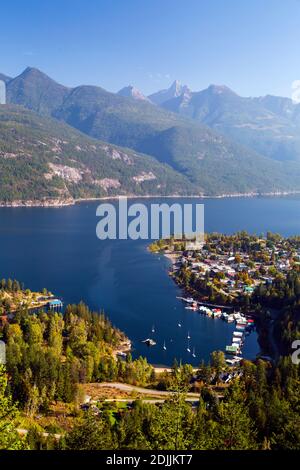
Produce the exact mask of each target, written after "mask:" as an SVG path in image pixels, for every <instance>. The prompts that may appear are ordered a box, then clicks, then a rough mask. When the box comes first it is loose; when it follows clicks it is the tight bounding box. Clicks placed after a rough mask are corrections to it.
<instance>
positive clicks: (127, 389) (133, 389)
mask: <svg viewBox="0 0 300 470" xmlns="http://www.w3.org/2000/svg"><path fill="white" fill-rule="evenodd" d="M97 387H99V388H103V387H105V388H116V389H118V390H121V391H122V392H137V393H142V394H143V395H151V396H154V397H160V398H161V397H168V396H170V395H171V394H172V393H173V392H169V391H163V390H154V389H149V388H143V387H135V386H134V385H129V384H124V383H120V382H101V383H97ZM187 398H190V399H195V398H196V399H197V398H199V393H191V392H189V393H187Z"/></svg>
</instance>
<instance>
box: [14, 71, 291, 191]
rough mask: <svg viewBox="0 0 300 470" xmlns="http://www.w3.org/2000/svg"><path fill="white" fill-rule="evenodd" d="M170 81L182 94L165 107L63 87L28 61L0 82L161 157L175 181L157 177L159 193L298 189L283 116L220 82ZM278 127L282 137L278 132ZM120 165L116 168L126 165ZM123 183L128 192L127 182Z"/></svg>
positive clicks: (113, 140) (91, 131)
mask: <svg viewBox="0 0 300 470" xmlns="http://www.w3.org/2000/svg"><path fill="white" fill-rule="evenodd" d="M171 88H172V87H171ZM173 88H174V89H173ZM173 88H172V90H171V92H172V96H174V94H175V95H177V94H178V93H180V91H182V90H183V94H182V95H180V96H177V97H176V98H173V99H171V100H169V101H166V102H164V103H163V106H164V107H166V108H169V109H163V108H162V107H160V106H157V105H155V104H152V103H149V102H147V101H146V100H141V99H135V98H133V97H124V96H120V95H119V94H114V93H110V92H107V91H106V90H104V89H103V88H100V87H97V86H79V87H76V88H73V89H69V88H66V87H63V86H62V85H59V84H57V83H56V82H54V81H53V80H52V79H50V78H49V77H47V76H46V75H45V74H43V73H42V72H40V71H39V70H37V69H30V68H28V69H26V70H25V71H24V72H23V73H22V74H21V75H20V76H19V77H16V78H15V79H13V80H11V81H9V82H8V84H7V94H8V100H9V101H10V102H13V103H18V104H20V105H23V106H25V107H26V108H30V109H32V110H34V111H36V112H37V113H39V114H41V115H48V116H51V117H54V118H56V119H58V120H60V121H63V122H65V123H67V124H69V126H72V127H73V128H76V129H78V130H79V131H81V132H82V133H85V134H87V135H89V136H91V137H93V138H95V139H99V140H101V141H105V142H109V143H110V144H113V145H118V146H122V147H127V148H130V149H132V151H133V152H134V153H136V152H137V153H142V154H147V155H150V156H151V157H154V158H155V160H156V165H159V163H158V162H161V163H164V164H165V163H167V164H168V165H169V171H170V167H172V168H173V170H175V172H177V173H175V172H173V174H172V175H173V176H172V178H173V177H174V178H175V175H176V178H177V179H176V182H177V183H178V186H176V185H174V184H173V183H172V184H171V185H170V184H164V185H163V186H162V187H163V188H164V189H163V190H162V187H161V186H160V183H159V184H158V185H156V190H159V191H160V193H162V194H174V193H176V194H177V193H178V191H179V192H180V193H182V192H184V194H187V193H188V194H190V193H192V194H195V193H197V194H199V193H204V194H205V195H220V194H236V193H262V192H263V193H276V192H284V191H299V190H300V159H299V162H298V161H297V160H298V157H297V155H298V153H297V152H298V146H299V152H300V139H299V137H298V134H299V133H298V131H297V129H296V127H295V128H293V129H291V126H290V124H289V122H288V120H287V119H285V118H283V117H282V118H280V117H279V116H277V115H275V114H274V113H272V112H271V111H270V110H267V109H266V108H265V107H263V106H262V105H261V104H259V103H256V102H254V101H253V100H251V99H247V98H245V99H244V98H241V97H239V96H238V95H236V94H235V93H234V92H232V91H231V90H229V89H228V88H226V87H215V86H214V87H210V88H209V89H208V90H205V91H204V92H199V93H192V92H190V90H188V89H187V87H182V88H181V87H180V86H179V85H178V83H177V82H175V84H174V86H173ZM37 90H38V91H37ZM167 95H168V96H169V94H168V93H167ZM165 97H166V95H165ZM174 100H177V101H174ZM180 100H181V101H180ZM182 100H183V101H184V105H183V104H182ZM180 102H181V104H182V106H181V107H180V106H179V103H180ZM176 103H177V105H178V106H179V108H178V109H177V108H176V106H175V104H176ZM189 103H193V109H194V112H193V113H191V105H190V104H189ZM196 105H197V106H196ZM174 111H176V112H174ZM180 114H181V115H180ZM200 121H201V122H200ZM292 131H293V134H291V132H292ZM283 134H284V135H285V137H286V138H285V140H282V139H281V137H280V138H278V136H281V135H283ZM228 136H230V137H228ZM262 137H263V138H262ZM299 155H300V153H299ZM269 157H272V158H269ZM155 160H153V159H152V160H151V162H152V163H151V165H153V164H154V161H155ZM145 161H146V160H145ZM157 161H158V162H157ZM282 161H284V163H283V162H282ZM123 167H124V168H122V169H120V172H122V171H123V170H124V169H125V168H127V167H126V166H125V165H124V166H123ZM127 170H128V168H127ZM124 171H125V170H124ZM149 171H151V170H149ZM179 173H180V175H181V176H180V175H179ZM125 174H126V175H127V172H126V171H125ZM172 178H170V180H171V179H172ZM182 178H183V179H182ZM113 179H114V177H113ZM115 179H118V178H115ZM153 181H154V180H152V184H151V183H150V180H148V186H153ZM183 181H184V186H185V187H184V189H183V187H182V186H181V184H182V182H183ZM81 184H82V183H81ZM152 189H153V191H154V188H152ZM125 190H126V187H125V186H124V191H125ZM127 191H130V192H132V190H131V188H129V187H127ZM153 191H152V192H151V194H153ZM89 192H92V193H93V194H94V193H95V191H94V187H93V188H92V190H91V188H89V190H87V188H86V193H89ZM114 192H115V191H114ZM143 192H146V190H143V191H141V193H143ZM96 193H97V194H98V193H99V192H97V191H96Z"/></svg>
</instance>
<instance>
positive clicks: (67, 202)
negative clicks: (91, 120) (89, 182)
mask: <svg viewBox="0 0 300 470" xmlns="http://www.w3.org/2000/svg"><path fill="white" fill-rule="evenodd" d="M297 195H300V190H299V191H274V192H266V193H259V192H250V193H228V194H226V193H225V194H217V195H205V194H198V195H180V194H172V195H168V196H165V195H159V194H157V195H153V194H151V195H135V194H129V195H125V194H119V195H116V196H102V197H86V198H78V199H73V198H69V199H53V200H51V199H46V200H25V201H22V200H16V201H10V202H4V201H0V208H18V207H22V208H27V207H28V208H31V207H43V208H60V207H68V206H75V205H76V204H80V203H84V202H94V201H108V200H117V199H120V198H125V197H126V198H127V199H158V198H160V199H183V198H185V199H204V200H205V199H231V198H260V197H286V196H297Z"/></svg>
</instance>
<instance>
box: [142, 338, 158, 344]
mask: <svg viewBox="0 0 300 470" xmlns="http://www.w3.org/2000/svg"><path fill="white" fill-rule="evenodd" d="M142 343H145V344H147V346H155V345H156V341H154V340H153V339H151V338H147V339H144V340H143V341H142Z"/></svg>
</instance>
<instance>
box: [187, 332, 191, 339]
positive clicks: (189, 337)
mask: <svg viewBox="0 0 300 470" xmlns="http://www.w3.org/2000/svg"><path fill="white" fill-rule="evenodd" d="M187 339H191V336H190V332H189V331H188V335H187Z"/></svg>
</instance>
